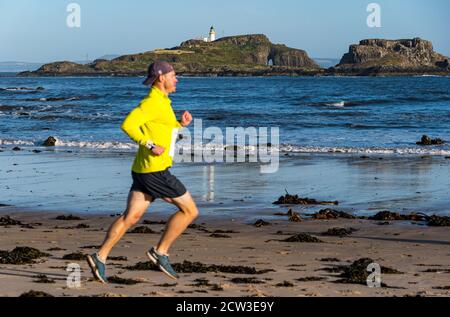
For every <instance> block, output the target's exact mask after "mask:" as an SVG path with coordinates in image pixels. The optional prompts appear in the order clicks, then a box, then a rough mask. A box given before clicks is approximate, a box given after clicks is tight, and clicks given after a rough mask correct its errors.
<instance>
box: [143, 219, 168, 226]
mask: <svg viewBox="0 0 450 317" xmlns="http://www.w3.org/2000/svg"><path fill="white" fill-rule="evenodd" d="M142 223H143V224H144V225H165V224H167V222H166V221H162V220H161V221H151V220H144V221H143V222H142Z"/></svg>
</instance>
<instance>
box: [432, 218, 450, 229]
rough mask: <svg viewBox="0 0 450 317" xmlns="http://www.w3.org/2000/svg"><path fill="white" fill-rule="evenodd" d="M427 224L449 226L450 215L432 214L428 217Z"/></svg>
mask: <svg viewBox="0 0 450 317" xmlns="http://www.w3.org/2000/svg"><path fill="white" fill-rule="evenodd" d="M427 225H428V226H432V227H449V226H450V217H441V216H431V217H429V218H428V223H427Z"/></svg>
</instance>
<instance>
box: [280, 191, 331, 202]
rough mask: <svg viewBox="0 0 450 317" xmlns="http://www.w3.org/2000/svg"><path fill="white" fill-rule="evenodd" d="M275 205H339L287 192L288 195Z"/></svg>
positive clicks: (281, 197)
mask: <svg viewBox="0 0 450 317" xmlns="http://www.w3.org/2000/svg"><path fill="white" fill-rule="evenodd" d="M273 204H274V205H339V202H338V201H318V200H315V199H310V198H300V197H299V196H298V195H290V194H289V193H288V192H287V191H286V195H284V196H280V198H278V200H277V201H274V202H273Z"/></svg>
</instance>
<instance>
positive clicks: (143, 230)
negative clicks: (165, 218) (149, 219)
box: [128, 226, 158, 234]
mask: <svg viewBox="0 0 450 317" xmlns="http://www.w3.org/2000/svg"><path fill="white" fill-rule="evenodd" d="M128 233H141V234H158V232H156V231H153V230H152V229H150V228H149V227H146V226H141V227H137V228H134V229H133V230H131V231H129V232H128Z"/></svg>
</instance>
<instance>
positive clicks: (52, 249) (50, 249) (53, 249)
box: [47, 247, 66, 251]
mask: <svg viewBox="0 0 450 317" xmlns="http://www.w3.org/2000/svg"><path fill="white" fill-rule="evenodd" d="M47 251H66V249H63V248H60V247H54V248H49V249H47Z"/></svg>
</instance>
